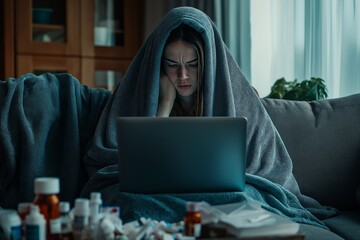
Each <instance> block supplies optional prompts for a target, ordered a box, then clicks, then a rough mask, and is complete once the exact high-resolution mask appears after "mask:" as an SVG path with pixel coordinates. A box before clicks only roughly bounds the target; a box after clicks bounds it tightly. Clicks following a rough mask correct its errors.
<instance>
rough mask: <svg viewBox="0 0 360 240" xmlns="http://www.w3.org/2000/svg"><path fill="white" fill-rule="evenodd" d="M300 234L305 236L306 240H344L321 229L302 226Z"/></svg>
mask: <svg viewBox="0 0 360 240" xmlns="http://www.w3.org/2000/svg"><path fill="white" fill-rule="evenodd" d="M299 233H302V234H304V236H305V239H306V240H342V239H343V238H342V237H340V236H339V235H337V234H335V233H333V232H331V231H329V230H326V229H323V228H319V227H315V226H312V225H307V224H300V229H299Z"/></svg>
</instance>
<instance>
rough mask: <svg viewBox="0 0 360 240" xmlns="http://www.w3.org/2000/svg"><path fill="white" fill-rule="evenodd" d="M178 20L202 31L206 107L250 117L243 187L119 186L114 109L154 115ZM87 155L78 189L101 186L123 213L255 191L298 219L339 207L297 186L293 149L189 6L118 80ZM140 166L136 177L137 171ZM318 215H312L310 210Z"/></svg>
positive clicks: (174, 213)
mask: <svg viewBox="0 0 360 240" xmlns="http://www.w3.org/2000/svg"><path fill="white" fill-rule="evenodd" d="M181 23H184V24H187V25H190V26H191V27H193V28H195V29H196V30H197V31H199V32H200V33H201V35H202V37H203V39H204V43H205V46H204V49H205V70H204V71H205V72H204V115H205V116H245V117H247V119H248V123H249V124H248V136H247V138H248V154H247V169H246V170H247V177H246V181H247V187H246V190H245V191H244V192H229V193H213V194H204V193H198V194H176V195H174V194H171V195H170V194H159V195H141V194H129V193H122V192H119V190H118V171H117V170H118V166H117V143H116V136H115V133H116V117H118V116H155V115H156V112H157V106H158V99H159V79H160V64H161V61H160V58H161V55H162V51H163V48H164V45H165V41H166V39H167V37H168V36H169V33H170V32H171V30H172V29H174V28H176V27H177V26H179V25H180V24H181ZM84 162H85V164H86V167H87V170H88V173H89V176H91V178H90V180H89V182H88V183H87V185H86V187H85V189H84V191H83V193H82V195H83V196H85V197H88V196H89V194H90V192H92V191H101V192H102V194H103V198H104V201H105V203H106V204H119V205H120V206H121V209H122V218H123V220H124V221H125V222H126V221H130V220H134V219H136V218H139V217H141V216H144V217H151V218H155V219H159V220H166V221H169V222H175V221H179V220H181V219H182V216H183V214H184V210H185V207H184V206H185V201H186V200H199V201H207V202H209V203H211V204H224V203H230V202H236V201H243V200H244V199H253V200H256V201H258V202H260V203H262V204H263V205H264V207H265V208H267V209H269V210H271V211H274V212H277V213H279V214H282V215H285V216H287V217H289V218H291V219H293V220H295V221H297V222H302V223H308V224H313V225H316V226H324V225H323V223H322V222H321V221H320V220H318V218H326V217H328V216H331V215H333V214H336V210H335V209H333V208H330V207H324V206H321V205H320V204H319V203H318V202H317V201H315V200H314V199H312V198H309V197H307V196H304V195H302V194H301V192H300V190H299V187H298V184H297V182H296V180H295V178H294V176H293V174H292V162H291V159H290V156H289V154H288V152H287V150H286V148H285V146H284V143H283V142H282V140H281V138H280V137H279V134H278V132H277V130H276V129H275V127H274V125H273V123H272V122H271V119H270V117H269V116H268V114H267V113H266V111H265V109H264V107H263V106H262V104H261V102H260V100H259V98H258V96H257V95H256V94H255V93H254V91H253V89H252V87H251V86H250V84H249V83H248V82H247V80H246V79H245V78H244V75H243V74H242V72H241V70H240V69H239V67H238V65H237V64H236V62H235V61H234V59H233V58H232V56H231V54H230V53H229V51H228V49H227V47H226V45H225V44H224V42H223V41H222V38H221V36H220V34H219V32H218V31H217V29H216V27H215V25H214V23H213V22H212V21H211V20H210V19H209V18H208V16H207V15H205V14H204V13H202V12H201V11H199V10H196V9H194V8H190V7H180V8H176V9H173V10H171V11H170V12H169V13H168V14H167V15H166V16H165V17H164V18H163V20H162V21H161V22H160V23H159V25H158V26H157V28H156V29H155V30H154V32H153V33H152V34H150V35H149V37H148V39H147V40H146V42H145V43H144V44H143V46H142V47H141V49H140V51H139V52H138V54H137V56H136V57H135V59H134V60H133V62H132V64H131V65H130V67H129V69H128V71H127V73H126V75H125V76H124V79H123V80H122V82H121V83H120V84H119V85H118V86H117V88H116V90H115V91H114V93H113V95H112V96H111V98H110V100H109V101H108V103H107V105H106V108H105V109H104V111H103V113H102V116H101V118H100V121H99V124H98V125H97V128H96V131H95V135H94V139H93V142H92V144H91V145H90V146H89V149H88V151H87V153H86V156H85V159H84ZM141 171H146V169H144V170H139V177H141ZM315 216H316V217H315Z"/></svg>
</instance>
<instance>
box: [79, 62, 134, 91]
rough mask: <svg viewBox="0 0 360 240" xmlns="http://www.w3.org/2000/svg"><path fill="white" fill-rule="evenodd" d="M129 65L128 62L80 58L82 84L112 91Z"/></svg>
mask: <svg viewBox="0 0 360 240" xmlns="http://www.w3.org/2000/svg"><path fill="white" fill-rule="evenodd" d="M129 64H130V60H115V59H94V58H82V63H81V65H82V67H81V75H82V84H84V85H87V86H89V87H99V88H105V89H108V90H110V91H113V90H114V89H115V87H116V85H117V84H118V83H119V82H120V81H121V80H122V78H123V76H124V74H125V72H126V71H127V68H128V66H129Z"/></svg>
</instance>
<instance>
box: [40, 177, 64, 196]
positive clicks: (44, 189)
mask: <svg viewBox="0 0 360 240" xmlns="http://www.w3.org/2000/svg"><path fill="white" fill-rule="evenodd" d="M59 192H60V182H59V178H55V177H41V178H35V194H58V193H59Z"/></svg>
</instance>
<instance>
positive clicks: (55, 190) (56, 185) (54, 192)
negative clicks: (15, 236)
mask: <svg viewBox="0 0 360 240" xmlns="http://www.w3.org/2000/svg"><path fill="white" fill-rule="evenodd" d="M59 192H60V182H59V178H55V177H41V178H36V179H35V194H36V197H35V199H34V201H33V203H34V204H35V205H37V206H39V209H40V213H41V214H42V215H44V217H45V220H46V230H47V231H46V238H47V239H48V240H57V239H60V233H61V220H60V207H59V204H60V199H59V197H58V194H59Z"/></svg>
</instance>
